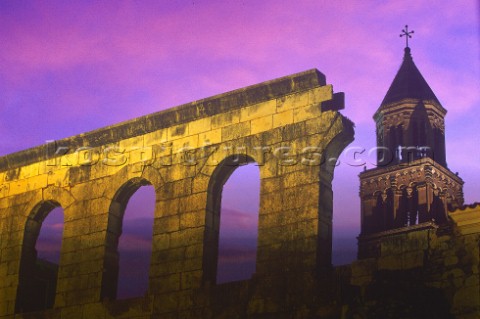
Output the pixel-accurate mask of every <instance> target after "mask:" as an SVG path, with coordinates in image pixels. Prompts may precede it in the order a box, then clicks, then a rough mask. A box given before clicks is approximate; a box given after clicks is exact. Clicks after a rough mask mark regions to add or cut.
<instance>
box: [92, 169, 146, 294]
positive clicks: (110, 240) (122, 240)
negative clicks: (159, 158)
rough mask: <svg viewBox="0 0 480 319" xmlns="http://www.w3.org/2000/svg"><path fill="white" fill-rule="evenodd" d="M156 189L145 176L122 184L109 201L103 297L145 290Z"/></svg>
mask: <svg viewBox="0 0 480 319" xmlns="http://www.w3.org/2000/svg"><path fill="white" fill-rule="evenodd" d="M154 211H155V190H154V188H153V186H151V185H150V183H149V182H148V181H146V180H144V179H139V178H138V179H132V180H130V181H129V182H127V183H126V184H124V185H123V186H122V187H121V188H120V190H119V191H118V192H117V194H116V195H115V197H114V199H113V201H112V204H111V205H110V211H109V217H108V226H107V227H108V232H107V247H106V259H105V267H104V268H105V273H104V278H103V282H102V293H101V294H102V298H104V299H127V298H135V297H142V296H144V295H145V294H146V293H147V291H148V282H149V270H150V258H151V253H152V232H153V218H154Z"/></svg>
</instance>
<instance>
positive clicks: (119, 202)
mask: <svg viewBox="0 0 480 319" xmlns="http://www.w3.org/2000/svg"><path fill="white" fill-rule="evenodd" d="M146 185H152V183H151V182H150V181H149V180H147V179H145V178H143V177H134V178H131V179H129V180H128V181H127V182H125V183H124V184H123V185H122V186H121V187H120V188H119V189H118V190H117V191H116V193H115V195H114V196H113V198H112V201H111V203H110V207H109V211H108V222H107V233H106V238H105V258H104V266H103V278H102V285H101V291H100V296H101V299H108V300H115V299H116V297H117V287H118V274H119V254H118V241H119V238H120V235H121V233H122V223H123V215H124V213H125V209H126V207H127V203H128V201H129V200H130V197H131V196H132V195H133V194H134V193H135V192H136V191H137V190H138V189H139V188H140V187H142V186H146ZM152 227H153V220H152Z"/></svg>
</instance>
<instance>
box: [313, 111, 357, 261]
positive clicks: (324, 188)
mask: <svg viewBox="0 0 480 319" xmlns="http://www.w3.org/2000/svg"><path fill="white" fill-rule="evenodd" d="M347 122H349V120H348V119H345V118H339V117H336V118H335V120H334V125H333V126H332V127H331V128H330V129H329V132H328V133H327V134H326V135H327V136H329V135H330V136H331V135H333V136H331V137H330V139H328V140H329V143H328V144H326V145H325V147H324V151H323V152H322V159H321V162H320V163H321V165H320V170H319V172H318V173H317V174H318V178H319V179H318V183H319V198H318V229H317V234H318V238H317V251H318V252H317V257H316V264H317V265H318V266H320V267H323V268H326V269H328V268H329V267H331V264H332V242H333V188H332V181H333V176H334V171H335V168H336V167H337V166H336V162H337V159H338V158H339V157H340V154H341V153H342V152H343V150H344V149H345V147H346V146H347V145H348V144H350V143H351V142H352V140H353V138H352V136H353V129H351V130H348V129H347V130H345V129H343V130H339V129H338V128H337V125H338V126H339V127H349V126H348V125H347ZM323 141H324V140H322V141H321V142H320V143H324V142H323ZM332 159H335V162H333V161H332Z"/></svg>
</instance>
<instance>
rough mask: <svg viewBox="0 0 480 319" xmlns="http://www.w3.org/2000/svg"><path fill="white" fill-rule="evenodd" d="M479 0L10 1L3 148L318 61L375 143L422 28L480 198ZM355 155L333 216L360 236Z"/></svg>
mask: <svg viewBox="0 0 480 319" xmlns="http://www.w3.org/2000/svg"><path fill="white" fill-rule="evenodd" d="M72 3H73V4H72ZM478 3H479V2H478V1H475V0H464V1H455V2H452V1H446V0H440V1H427V0H406V1H397V0H391V1H320V0H311V1H300V0H296V1H282V0H262V1H258V0H236V1H234V0H231V1H230V0H222V1H220V0H219V1H212V0H210V1H206V0H194V1H192V0H189V1H186V0H185V1H171V0H168V1H167V0H164V1H97V0H95V1H93V0H92V1H68V2H65V1H53V0H52V1H23V0H2V1H0V134H1V136H2V139H1V141H0V155H5V154H8V153H11V152H14V151H18V150H22V149H25V148H28V147H32V146H36V145H39V144H42V143H44V142H45V141H47V140H52V139H60V138H64V137H67V136H71V135H76V134H79V133H83V132H86V131H89V130H92V129H96V128H100V127H104V126H107V125H111V124H114V123H118V122H120V121H124V120H128V119H131V118H134V117H138V116H142V115H146V114H149V113H152V112H156V111H159V110H163V109H167V108H169V107H173V106H176V105H179V104H182V103H185V102H190V101H194V100H197V99H201V98H204V97H208V96H211V95H214V94H219V93H223V92H226V91H230V90H233V89H237V88H240V87H244V86H247V85H251V84H255V83H258V82H261V81H265V80H270V79H273V78H276V77H280V76H284V75H288V74H292V73H295V72H299V71H304V70H306V69H311V68H317V69H319V70H320V71H321V72H323V73H324V74H325V75H326V76H327V82H328V83H331V84H333V85H334V90H335V91H337V92H338V91H343V92H345V93H346V109H345V110H344V111H342V113H343V114H344V115H346V116H348V117H349V118H350V119H352V120H353V121H354V122H355V124H356V140H355V141H354V142H353V143H352V146H360V147H365V148H367V149H368V148H370V147H372V146H373V145H374V143H375V136H374V132H375V127H374V123H373V120H372V115H373V113H374V112H375V110H376V109H377V107H378V106H379V104H380V102H381V101H382V99H383V97H384V95H385V93H386V91H387V89H388V87H389V85H390V83H391V81H392V80H393V77H394V75H395V73H396V72H397V70H398V67H399V66H400V63H401V59H402V55H403V47H404V39H403V38H402V39H401V38H399V33H400V31H401V29H402V28H403V26H404V25H405V24H409V26H410V28H411V29H414V30H415V34H414V38H413V39H412V40H411V42H410V47H411V48H412V55H413V58H414V61H415V63H416V65H417V66H418V68H419V69H420V71H421V72H422V74H423V75H424V77H425V78H426V80H427V82H428V83H429V84H430V86H431V88H432V89H433V90H434V92H435V94H436V95H437V97H438V98H439V100H440V102H441V103H442V104H443V106H444V107H445V108H446V109H447V110H448V111H449V112H448V114H447V118H446V130H447V133H446V139H447V161H448V164H449V167H450V169H451V170H452V171H454V172H455V171H458V172H459V173H460V176H461V177H462V178H463V179H464V180H465V182H466V183H465V188H464V190H465V198H466V202H467V203H468V202H474V201H479V200H480V193H479V192H478V189H480V154H479V153H480V150H479V149H478V144H477V143H478V140H479V137H480V136H479V134H478V126H477V125H478V123H480V112H478V110H479V107H480V93H479V92H480V80H479V79H480V63H479V60H480V59H479V58H480V50H479V46H480V43H479V4H478ZM367 160H368V161H371V162H374V161H375V158H367ZM349 162H350V163H351V162H352V159H351V157H349V156H345V155H344V156H343V157H342V158H341V163H340V165H339V167H338V168H337V170H336V173H335V174H336V175H335V180H334V192H335V198H334V225H335V234H336V236H337V237H339V238H340V237H342V238H343V237H346V238H350V239H353V238H354V237H355V236H356V235H357V234H358V224H359V218H360V217H359V214H360V213H359V210H360V204H359V200H358V190H359V182H358V177H357V175H358V173H359V172H360V171H361V169H362V168H361V167H353V166H350V165H348V163H349Z"/></svg>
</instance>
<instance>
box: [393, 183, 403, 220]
mask: <svg viewBox="0 0 480 319" xmlns="http://www.w3.org/2000/svg"><path fill="white" fill-rule="evenodd" d="M402 195H403V192H402V191H401V190H400V189H395V190H393V205H392V206H393V216H392V220H393V227H395V228H396V227H401V226H402V225H400V224H399V220H400V219H401V218H402V217H401V216H402V215H403V214H404V211H405V209H404V208H403V207H402V206H401V205H400V202H401V200H402Z"/></svg>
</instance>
